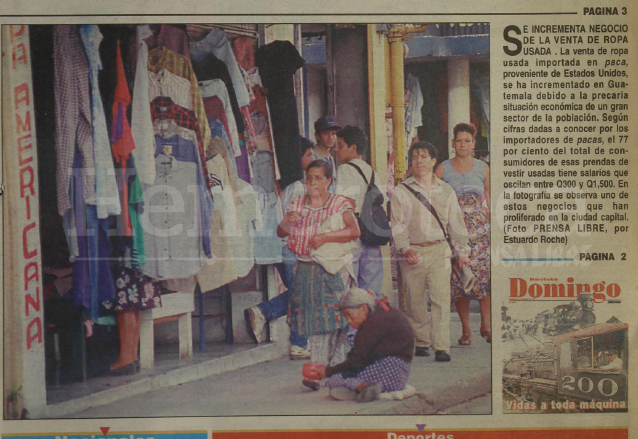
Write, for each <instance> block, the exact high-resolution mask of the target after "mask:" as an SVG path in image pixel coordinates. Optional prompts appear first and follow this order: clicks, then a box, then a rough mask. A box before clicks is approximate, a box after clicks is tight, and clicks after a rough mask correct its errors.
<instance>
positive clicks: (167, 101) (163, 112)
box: [151, 96, 211, 189]
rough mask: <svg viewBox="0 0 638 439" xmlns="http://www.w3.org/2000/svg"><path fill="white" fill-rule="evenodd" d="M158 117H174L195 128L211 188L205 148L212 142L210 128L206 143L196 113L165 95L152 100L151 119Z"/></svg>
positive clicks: (208, 185) (208, 183)
mask: <svg viewBox="0 0 638 439" xmlns="http://www.w3.org/2000/svg"><path fill="white" fill-rule="evenodd" d="M157 119H173V120H174V121H175V122H176V123H177V125H179V126H181V127H182V128H188V129H189V130H194V131H195V132H196V133H197V136H198V138H197V148H198V149H199V157H200V166H201V168H202V175H203V176H204V181H205V182H206V187H207V188H208V189H210V188H211V184H210V178H209V176H208V171H207V170H206V154H205V149H204V145H205V144H206V145H208V142H210V129H208V130H207V131H208V135H209V140H208V142H206V143H204V141H203V139H202V138H201V135H200V134H201V130H200V129H199V121H198V120H197V117H196V116H195V113H194V112H192V111H191V110H188V109H186V108H184V107H180V106H179V105H176V104H175V103H173V101H172V99H171V98H168V97H165V96H160V97H157V98H155V99H153V102H151V120H153V121H155V120H157ZM206 126H207V127H208V120H206Z"/></svg>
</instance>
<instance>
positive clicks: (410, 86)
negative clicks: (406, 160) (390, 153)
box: [404, 73, 423, 148]
mask: <svg viewBox="0 0 638 439" xmlns="http://www.w3.org/2000/svg"><path fill="white" fill-rule="evenodd" d="M404 98H405V102H407V103H408V105H407V106H406V107H405V135H406V143H405V144H406V146H407V147H408V148H409V147H410V145H411V144H412V139H414V138H415V137H417V128H419V127H420V126H422V125H423V118H422V115H421V111H422V108H423V94H422V93H421V84H420V83H419V78H416V77H414V76H412V75H410V74H409V73H408V74H407V75H406V77H405V96H404Z"/></svg>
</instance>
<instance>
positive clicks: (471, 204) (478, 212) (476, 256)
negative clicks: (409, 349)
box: [434, 123, 492, 346]
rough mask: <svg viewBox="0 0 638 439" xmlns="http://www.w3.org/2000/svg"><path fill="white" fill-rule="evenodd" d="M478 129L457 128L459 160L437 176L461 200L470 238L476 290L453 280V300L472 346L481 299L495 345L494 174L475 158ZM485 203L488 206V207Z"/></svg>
mask: <svg viewBox="0 0 638 439" xmlns="http://www.w3.org/2000/svg"><path fill="white" fill-rule="evenodd" d="M475 137H476V128H474V126H473V125H471V124H467V123H459V124H457V125H456V126H455V127H454V140H453V141H452V144H453V147H454V151H455V152H456V154H455V156H454V157H453V158H451V159H449V160H446V161H444V162H443V163H441V164H440V165H439V166H437V168H436V170H435V171H434V173H435V174H436V176H437V177H439V178H440V179H442V180H443V181H445V182H446V183H448V184H449V185H450V186H452V188H453V189H454V191H455V192H456V196H457V197H458V200H459V205H460V206H461V210H462V211H463V216H464V218H465V226H466V227H467V231H468V233H469V235H470V242H469V245H470V248H471V253H470V257H469V259H470V268H471V269H472V272H473V273H474V276H475V277H476V280H477V282H476V285H475V287H474V289H473V290H472V291H471V292H469V293H466V292H465V291H464V290H463V288H462V287H461V285H460V284H459V282H458V280H457V279H456V278H452V300H454V302H455V304H456V310H457V312H458V313H459V317H460V318H461V324H462V326H463V335H462V336H461V338H459V340H458V342H459V344H460V345H466V346H467V345H470V344H471V343H472V330H471V328H470V300H471V299H478V301H479V309H480V312H481V328H480V334H481V336H482V337H484V338H485V339H486V340H487V342H488V343H491V342H492V333H491V330H490V294H491V288H490V211H489V205H490V198H489V194H490V176H489V175H490V174H489V168H488V166H487V164H486V163H485V162H482V161H480V160H478V159H475V158H474V148H475V146H476V138H475ZM484 201H485V203H484Z"/></svg>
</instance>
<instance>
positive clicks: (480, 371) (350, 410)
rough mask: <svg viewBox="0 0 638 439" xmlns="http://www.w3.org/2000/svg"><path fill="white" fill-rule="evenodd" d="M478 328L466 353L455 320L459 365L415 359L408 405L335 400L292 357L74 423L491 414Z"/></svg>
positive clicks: (157, 393)
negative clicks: (307, 381)
mask: <svg viewBox="0 0 638 439" xmlns="http://www.w3.org/2000/svg"><path fill="white" fill-rule="evenodd" d="M471 321H472V327H473V328H474V330H475V331H474V333H473V337H472V345H471V346H458V345H457V343H456V340H457V339H458V338H459V337H460V335H461V333H460V332H461V329H460V326H461V325H460V321H459V319H458V316H456V315H453V316H452V325H451V326H452V328H451V329H452V330H451V337H452V349H451V357H452V361H451V362H449V363H437V362H435V361H434V357H433V356H431V357H425V358H415V359H414V361H413V362H412V373H411V375H410V381H409V383H410V384H411V385H412V386H414V387H415V388H416V389H417V395H416V396H413V397H412V398H409V399H407V400H404V401H373V402H370V403H367V404H359V403H357V402H352V401H335V400H333V399H332V398H331V397H330V396H329V395H328V389H327V388H325V387H322V389H321V390H320V391H318V392H313V391H311V390H309V389H307V388H305V387H304V386H303V385H302V384H301V379H302V377H301V368H302V365H303V362H301V361H290V360H289V359H288V358H287V357H285V358H277V359H274V360H270V361H267V362H265V363H260V364H255V365H252V366H248V367H244V368H241V369H237V370H232V371H227V372H223V373H219V374H216V375H212V376H209V377H207V378H203V379H197V380H195V381H190V382H185V383H183V384H178V385H173V386H171V387H165V388H160V389H158V390H153V391H149V392H146V393H142V394H138V395H136V396H132V397H128V398H125V399H120V400H118V401H116V402H112V403H109V404H106V405H102V406H98V407H91V408H87V409H86V410H82V411H80V412H77V413H74V414H70V415H68V416H66V417H68V418H110V417H160V416H245V415H252V416H257V415H344V414H346V415H348V414H368V415H374V414H384V415H388V414H390V415H392V414H434V413H441V414H442V413H459V412H461V413H490V412H491V408H490V404H489V399H490V396H491V395H490V392H491V388H492V386H491V377H492V374H491V349H490V348H491V346H490V345H489V344H488V343H486V342H485V341H484V340H483V339H482V338H481V337H480V336H479V334H478V327H479V316H478V314H474V313H473V314H471ZM266 346H268V345H266ZM266 346H259V347H258V348H257V349H256V350H257V351H259V350H260V349H263V348H265V347H266ZM473 402H475V403H473Z"/></svg>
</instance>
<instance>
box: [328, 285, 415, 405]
mask: <svg viewBox="0 0 638 439" xmlns="http://www.w3.org/2000/svg"><path fill="white" fill-rule="evenodd" d="M339 310H340V311H341V313H342V314H343V316H344V317H345V318H346V321H347V322H348V324H349V325H350V326H351V327H352V328H354V329H356V330H357V334H356V335H355V338H354V347H353V348H352V350H351V351H350V352H349V353H348V357H347V359H346V360H345V361H344V362H342V363H340V364H337V365H335V366H322V367H320V368H319V369H318V371H317V376H316V377H317V379H321V378H325V377H329V378H330V379H329V380H328V387H330V395H331V396H332V397H333V398H335V399H339V400H348V399H356V400H358V401H359V402H367V401H371V400H373V399H375V398H376V397H377V396H378V395H379V394H380V393H381V392H396V391H401V390H404V389H405V387H406V385H407V383H408V377H409V375H410V366H411V362H412V357H413V353H414V333H413V332H412V326H410V322H409V321H408V319H407V318H406V317H405V316H404V315H403V313H402V312H401V311H400V310H398V309H396V308H392V307H391V306H390V305H388V304H387V302H386V301H385V299H383V300H381V301H378V302H377V301H375V299H374V292H372V291H365V290H362V289H360V288H352V289H350V290H349V291H348V292H347V293H346V295H345V296H343V298H342V299H341V301H340V302H339Z"/></svg>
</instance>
